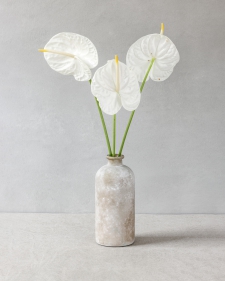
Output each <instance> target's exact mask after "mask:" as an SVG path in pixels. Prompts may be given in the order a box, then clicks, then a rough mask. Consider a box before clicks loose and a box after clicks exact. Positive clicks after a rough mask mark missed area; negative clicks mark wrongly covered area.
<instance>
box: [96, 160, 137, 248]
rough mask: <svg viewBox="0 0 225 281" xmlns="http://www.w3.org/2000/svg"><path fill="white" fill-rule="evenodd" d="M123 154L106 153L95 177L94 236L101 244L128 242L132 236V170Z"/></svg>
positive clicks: (132, 238)
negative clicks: (105, 161) (105, 162)
mask: <svg viewBox="0 0 225 281" xmlns="http://www.w3.org/2000/svg"><path fill="white" fill-rule="evenodd" d="M123 158H124V156H123V155H122V156H120V157H109V156H107V159H108V163H107V164H106V165H105V166H103V167H101V168H100V169H99V170H98V172H97V174H96V177H95V238H96V242H97V243H98V244H100V245H104V246H127V245H130V244H132V243H133V242H134V239H135V189H134V187H135V181H134V173H133V172H132V170H131V169H130V168H129V167H127V166H125V165H123V163H122V159H123Z"/></svg>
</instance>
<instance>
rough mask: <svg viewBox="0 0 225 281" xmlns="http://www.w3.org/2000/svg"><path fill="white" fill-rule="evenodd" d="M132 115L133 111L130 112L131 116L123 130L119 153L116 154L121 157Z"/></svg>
mask: <svg viewBox="0 0 225 281" xmlns="http://www.w3.org/2000/svg"><path fill="white" fill-rule="evenodd" d="M134 113H135V110H133V111H132V112H131V115H130V118H129V121H128V124H127V127H126V130H125V133H124V136H123V140H122V143H121V146H120V151H119V153H118V156H121V154H122V151H123V146H124V143H125V140H126V137H127V133H128V131H129V128H130V124H131V121H132V119H133V116H134Z"/></svg>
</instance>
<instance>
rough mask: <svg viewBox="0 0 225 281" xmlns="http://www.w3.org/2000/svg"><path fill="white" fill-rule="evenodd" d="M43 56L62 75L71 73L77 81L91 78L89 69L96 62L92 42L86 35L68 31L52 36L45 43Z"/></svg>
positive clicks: (42, 50)
mask: <svg viewBox="0 0 225 281" xmlns="http://www.w3.org/2000/svg"><path fill="white" fill-rule="evenodd" d="M39 51H40V52H44V57H45V59H46V61H47V63H48V64H49V66H50V67H51V68H52V69H53V70H55V71H57V72H59V73H61V74H64V75H73V76H74V78H75V79H76V80H78V81H88V80H90V79H91V69H92V68H94V67H95V66H96V65H97V64H98V53H97V50H96V48H95V46H94V44H93V43H92V42H91V41H90V40H89V39H88V38H86V37H84V36H82V35H79V34H76V33H70V32H62V33H59V34H56V35H55V36H53V37H52V38H51V39H50V40H49V42H48V43H47V44H46V45H45V47H44V49H39Z"/></svg>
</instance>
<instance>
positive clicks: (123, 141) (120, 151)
mask: <svg viewBox="0 0 225 281" xmlns="http://www.w3.org/2000/svg"><path fill="white" fill-rule="evenodd" d="M154 61H155V58H152V60H151V62H150V65H149V67H148V70H147V72H146V74H145V77H144V80H143V82H142V84H141V87H140V92H141V93H142V91H143V88H144V86H145V82H146V80H147V78H148V75H149V72H150V70H151V68H152V65H153V63H154ZM134 113H135V110H133V111H132V112H131V114H130V118H129V120H128V123H127V127H126V130H125V133H124V135H123V140H122V143H121V146H120V150H119V154H118V156H121V154H122V151H123V147H124V143H125V140H126V137H127V133H128V131H129V128H130V124H131V122H132V119H133V116H134Z"/></svg>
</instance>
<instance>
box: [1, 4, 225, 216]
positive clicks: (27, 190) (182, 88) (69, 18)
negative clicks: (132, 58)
mask: <svg viewBox="0 0 225 281" xmlns="http://www.w3.org/2000/svg"><path fill="white" fill-rule="evenodd" d="M224 9H225V1H219V0H218V1H205V0H204V1H203V0H198V1H196V0H189V1H180V0H172V1H161V0H159V1H153V0H150V1H149V0H144V1H140V0H135V1H134V0H130V1H87V0H84V1H77V0H73V1H72V0H69V1H68V0H58V1H57V0H55V1H53V0H48V1H27V0H20V1H12V0H9V1H4V0H0V25H1V27H2V28H1V31H0V33H1V36H0V62H1V64H0V132H1V134H0V211H6V212H8V211H12V212H93V211H94V175H95V173H96V171H97V170H98V169H99V168H100V167H101V166H102V165H103V164H105V163H106V159H105V155H106V153H107V148H106V144H105V140H104V136H103V132H102V128H101V124H100V121H99V116H98V112H97V109H96V105H95V101H94V99H93V96H92V95H91V93H90V86H89V84H88V83H85V82H84V83H81V82H80V83H79V82H76V81H75V80H74V78H73V77H67V76H63V75H60V74H58V73H56V72H54V71H53V70H51V69H50V68H49V66H48V65H47V63H46V62H45V60H44V58H43V55H42V54H41V53H38V52H37V49H38V48H42V47H44V45H45V44H46V42H47V41H48V40H49V39H50V38H51V37H52V36H53V35H55V34H56V33H59V32H62V31H69V32H76V33H79V34H82V35H84V36H87V37H88V38H90V39H91V40H92V41H93V43H94V44H95V45H96V48H97V50H98V52H99V58H100V61H99V66H102V65H103V64H105V63H106V61H107V60H108V59H112V58H113V57H114V55H115V54H118V55H119V58H120V60H121V61H123V62H124V61H125V56H126V52H127V50H128V48H129V47H130V45H131V44H132V43H133V42H135V41H136V40H137V39H138V38H140V37H141V36H144V35H146V34H149V33H155V32H159V31H160V23H161V22H164V23H165V35H167V36H168V37H169V38H170V39H171V40H172V41H173V42H174V43H175V45H176V47H177V49H178V50H179V52H180V56H181V61H180V62H179V64H178V65H177V66H176V68H175V71H174V73H173V74H172V75H171V77H170V78H169V79H168V80H167V81H165V82H162V83H156V82H152V81H150V82H149V83H147V85H146V88H145V90H144V94H143V96H142V101H141V105H140V107H139V108H138V110H137V112H136V114H135V117H134V121H133V123H132V126H131V130H130V132H129V136H128V140H127V143H126V145H125V149H124V154H125V161H124V163H125V164H127V165H128V166H130V167H131V168H132V170H133V171H134V173H135V175H136V211H137V212H139V213H140V212H142V213H224V212H225V204H224V198H225V188H224V183H225V173H224V168H225V164H224V163H225V161H224V160H225V147H224V142H225V133H224V127H225V110H224V108H225V95H224V88H225V87H224V86H225V80H224V73H225V64H224V61H225V53H224V46H225V35H224V34H225V33H224V27H225V13H224ZM128 117H129V114H128V113H127V112H125V111H120V113H119V114H118V142H119V143H120V142H121V138H122V133H123V131H124V128H125V125H126V123H127V120H128ZM106 119H107V122H108V125H111V118H106ZM109 131H110V133H111V129H110V130H109Z"/></svg>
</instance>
